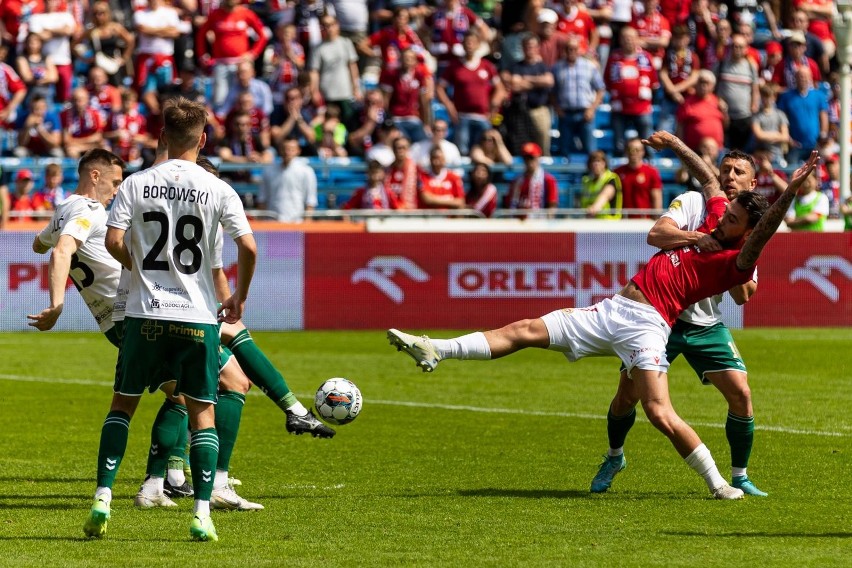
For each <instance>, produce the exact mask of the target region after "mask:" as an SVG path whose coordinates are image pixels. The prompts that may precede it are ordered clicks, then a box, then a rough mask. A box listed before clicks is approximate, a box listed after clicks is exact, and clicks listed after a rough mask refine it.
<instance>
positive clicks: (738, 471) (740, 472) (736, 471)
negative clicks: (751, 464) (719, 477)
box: [731, 467, 746, 477]
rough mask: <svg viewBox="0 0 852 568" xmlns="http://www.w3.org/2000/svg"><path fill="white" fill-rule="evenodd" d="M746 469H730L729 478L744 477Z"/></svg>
mask: <svg viewBox="0 0 852 568" xmlns="http://www.w3.org/2000/svg"><path fill="white" fill-rule="evenodd" d="M745 475H746V468H744V467H732V468H731V477H745Z"/></svg>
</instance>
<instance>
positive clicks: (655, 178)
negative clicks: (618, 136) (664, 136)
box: [615, 138, 663, 219]
mask: <svg viewBox="0 0 852 568" xmlns="http://www.w3.org/2000/svg"><path fill="white" fill-rule="evenodd" d="M644 159H645V146H644V145H643V144H642V140H640V139H639V138H632V139H631V140H630V141H629V142H628V143H627V163H626V164H624V165H623V166H619V167H617V168H616V169H615V173H616V174H618V177H619V178H620V179H621V192H622V202H621V203H622V207H624V208H625V209H658V210H659V209H662V208H663V181H662V179H661V178H660V172H659V171H658V170H657V168H655V167H654V166H651V165H649V164H646V163H645V162H644ZM624 217H625V218H626V217H633V218H634V219H635V218H636V217H642V218H650V217H651V216H650V215H636V214H632V215H631V214H625V215H624Z"/></svg>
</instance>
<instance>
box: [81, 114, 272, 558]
mask: <svg viewBox="0 0 852 568" xmlns="http://www.w3.org/2000/svg"><path fill="white" fill-rule="evenodd" d="M163 122H164V129H163V134H162V136H163V137H164V140H165V142H166V145H167V147H168V152H169V161H167V162H165V163H163V164H160V165H158V166H155V167H153V168H150V169H148V170H144V171H142V172H138V173H136V174H134V175H132V176H130V177H129V178H127V180H125V181H124V183H123V184H122V191H121V192H120V193H119V194H118V198H117V199H116V201H115V203H114V204H113V207H112V210H111V211H110V214H109V218H108V220H107V225H108V228H107V234H106V238H105V244H106V247H107V250H108V251H109V252H110V254H112V255H113V257H115V258H116V260H118V261H119V262H121V264H122V265H123V266H124V267H125V268H127V269H128V270H130V271H131V283H130V288H129V294H128V298H127V305H126V317H125V324H124V337H123V339H122V349H121V356H120V359H119V361H118V363H117V364H116V386H117V388H116V393H115V395H114V396H113V402H112V405H111V408H110V412H109V414H107V418H106V420H105V421H104V426H103V430H102V432H101V446H100V452H99V455H98V488H97V490H96V492H95V500H94V504H93V506H92V510H91V512H90V514H89V518H88V519H87V520H86V523H85V526H84V532H85V533H86V534H87V535H88V536H102V535H103V534H104V533H105V531H106V524H107V521H108V519H109V516H110V509H109V503H110V500H111V496H112V490H111V488H112V485H113V482H114V480H115V476H116V474H117V472H118V468H119V466H120V462H121V459H122V457H123V454H124V450H125V449H126V446H127V436H128V429H129V425H130V419H131V417H132V416H133V413H134V411H135V410H136V407H137V406H138V403H139V398H140V396H141V395H142V393H143V392H144V391H145V390H146V389H150V388H151V387H152V386H154V387H156V385H151V384H150V380H151V377H158V376H160V375H161V374H162V373H163V372H168V373H169V374H171V375H172V376H174V377H175V378H176V379H177V385H176V389H175V392H176V393H179V394H182V395H184V398H185V400H186V406H187V410H188V413H189V422H190V426H191V428H192V437H191V442H190V458H191V461H192V463H193V465H194V467H193V471H192V478H193V487H194V490H195V506H194V510H193V519H192V523H191V525H190V535H191V536H192V538H193V539H195V540H201V541H208V540H214V541H215V540H218V535H217V534H216V528H215V527H214V525H213V521H212V520H211V518H210V495H211V493H212V491H213V472H214V470H215V467H216V460H217V456H218V453H219V438H218V436H217V433H216V428H215V425H214V409H213V404H214V402H215V401H216V393H217V390H218V379H219V373H218V371H219V369H218V350H219V334H218V329H217V315H216V314H217V312H218V314H220V317H221V318H223V320H224V321H227V322H229V323H235V322H237V321H238V320H239V319H240V317H241V316H242V312H243V307H244V305H245V301H246V298H247V296H248V289H249V285H250V283H251V279H252V276H253V274H254V265H255V262H256V257H257V248H256V244H255V241H254V236H253V235H252V232H251V227H250V226H249V224H248V219H247V218H246V216H245V213H244V212H243V208H242V205H241V204H240V201H239V197H238V196H237V194H236V192H234V190H233V189H232V188H231V187H230V186H229V185H228V184H227V183H225V182H223V181H221V180H220V179H218V178H217V177H216V176H213V175H212V174H210V173H208V172H206V171H204V170H203V169H202V168H200V167H199V166H197V165H196V164H195V161H196V158H197V156H198V151H199V150H200V149H201V148H203V147H204V145H205V143H206V141H207V140H206V138H207V137H206V134H205V133H204V126H205V124H206V122H207V111H206V109H205V108H204V106H203V105H201V104H198V103H192V102H189V101H187V100H186V99H182V98H178V99H176V100H175V101H173V102H172V103H171V104H170V105H168V106H166V107H165V108H164V109H163ZM220 223H221V224H222V226H223V228H224V229H225V232H227V233H228V234H229V235H230V236H231V238H233V239H234V241H235V243H236V245H237V249H238V260H237V286H236V292H235V293H234V294H233V295H232V296H231V297H229V298H227V299H226V300H225V301H224V302H222V305H221V307H219V308H218V310H217V303H216V296H215V288H214V284H213V276H212V265H211V261H212V252H213V247H214V242H215V238H216V231H215V230H212V231H211V230H210V228H211V227H217V226H218V225H219V224H220ZM131 227H132V228H134V230H133V231H132V233H131V235H130V246H129V247H128V246H127V245H126V244H125V242H124V234H125V232H126V231H127V230H129V229H130V228H131Z"/></svg>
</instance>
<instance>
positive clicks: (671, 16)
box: [660, 0, 692, 28]
mask: <svg viewBox="0 0 852 568" xmlns="http://www.w3.org/2000/svg"><path fill="white" fill-rule="evenodd" d="M691 5H692V0H660V13H661V14H662V15H663V16H665V18H666V20H668V21H669V25H670V26H671V27H672V28H674V27H675V26H680V25H683V23H684V22H686V18H687V17H689V8H690V6H691Z"/></svg>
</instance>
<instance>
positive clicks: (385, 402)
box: [0, 374, 852, 438]
mask: <svg viewBox="0 0 852 568" xmlns="http://www.w3.org/2000/svg"><path fill="white" fill-rule="evenodd" d="M0 380H5V381H15V382H21V383H50V384H59V385H82V386H97V387H112V383H111V382H106V381H95V380H88V379H51V378H47V377H30V376H26V375H6V374H0ZM249 394H250V395H257V396H263V393H262V392H260V390H259V389H254V390H251V391H249ZM297 396H299V397H300V398H308V399H312V398H313V394H306V393H297ZM364 402H368V403H370V404H383V405H386V406H407V407H410V408H437V409H440V410H461V411H465V412H482V413H487V414H524V415H527V416H530V415H531V416H553V417H556V418H582V419H585V420H606V414H584V413H581V412H549V411H544V410H524V409H522V408H485V407H481V406H466V405H456V404H439V403H432V402H411V401H403V400H377V399H365V400H364ZM637 418H638V417H637ZM638 420H639V421H642V422H647V420H644V419H642V418H638ZM690 424H691V425H692V426H699V427H701V428H724V427H725V426H724V424H718V423H715V422H690ZM754 429H755V430H761V431H766V432H780V433H782V434H799V435H803V436H828V437H832V438H844V437H848V436H852V433H849V432H831V431H824V430H803V429H800V428H787V427H784V426H764V425H759V426H755V428H754Z"/></svg>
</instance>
